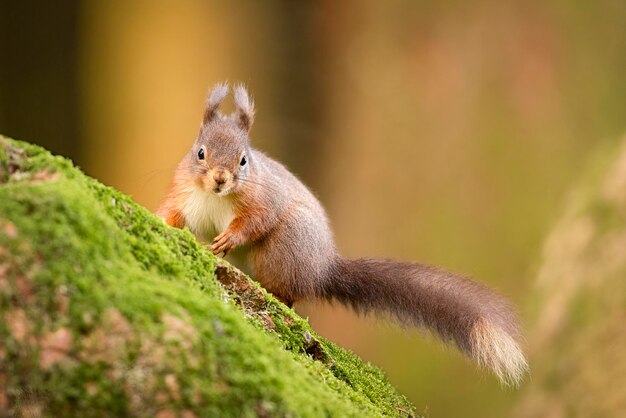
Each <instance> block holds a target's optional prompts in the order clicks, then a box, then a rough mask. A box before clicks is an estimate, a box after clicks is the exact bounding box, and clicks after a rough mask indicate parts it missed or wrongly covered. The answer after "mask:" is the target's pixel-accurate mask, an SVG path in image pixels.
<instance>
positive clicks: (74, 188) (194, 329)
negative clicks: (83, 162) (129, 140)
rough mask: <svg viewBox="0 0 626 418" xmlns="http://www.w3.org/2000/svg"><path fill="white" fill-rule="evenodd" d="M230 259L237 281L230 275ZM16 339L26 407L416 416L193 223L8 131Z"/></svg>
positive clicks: (0, 335) (10, 325)
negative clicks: (178, 224) (208, 244)
mask: <svg viewBox="0 0 626 418" xmlns="http://www.w3.org/2000/svg"><path fill="white" fill-rule="evenodd" d="M220 268H221V269H226V270H223V271H224V272H225V273H224V274H226V276H225V277H226V281H227V282H228V283H231V285H232V286H229V285H228V284H227V285H225V286H222V285H221V284H220V283H219V282H218V281H217V280H216V271H220V270H219V269H220ZM222 279H224V278H223V277H222ZM223 281H224V280H223ZM233 286H234V287H233ZM0 341H3V343H4V344H3V345H1V346H0V400H2V398H3V397H4V399H5V400H7V404H6V405H5V407H6V408H11V410H12V413H18V412H20V411H21V410H22V409H23V410H26V409H27V408H29V410H35V409H36V408H39V410H41V411H43V413H44V415H47V416H110V415H115V416H123V415H133V416H154V415H155V414H157V413H158V412H159V411H167V410H171V411H179V412H180V411H186V412H187V413H189V414H195V415H196V416H219V417H226V416H311V417H318V416H359V417H362V416H382V415H388V416H407V415H413V414H414V411H413V408H412V406H411V405H410V404H409V403H408V401H407V400H406V398H404V397H403V396H401V395H399V394H398V393H397V392H396V391H395V389H394V388H393V387H391V386H390V385H389V384H388V383H387V381H386V379H385V377H384V376H383V374H382V372H381V371H380V370H378V369H376V368H375V367H373V366H371V365H369V364H367V363H364V362H363V361H361V360H360V359H358V357H356V356H355V355H354V354H352V353H349V352H347V351H345V350H343V349H341V348H339V347H337V346H336V345H334V344H332V343H330V342H328V341H325V340H323V339H321V338H320V337H318V336H316V335H315V333H314V332H313V330H311V328H310V326H309V325H308V323H307V322H306V321H305V320H303V319H302V318H300V317H298V316H297V315H296V314H295V313H294V312H293V311H292V310H291V309H289V308H287V307H285V306H284V305H283V304H281V303H280V302H278V301H277V300H275V299H274V298H273V297H271V295H268V294H267V293H266V292H265V291H263V290H262V289H260V288H259V287H258V286H257V285H256V284H254V283H253V282H251V281H250V280H249V278H247V277H245V276H243V274H242V273H240V272H238V271H236V270H234V269H232V267H230V266H228V265H227V264H226V263H225V262H224V261H221V260H219V261H218V260H216V258H215V257H214V256H213V255H212V254H210V253H208V252H207V251H206V250H205V249H204V248H203V246H202V245H200V244H199V243H198V242H197V241H196V240H195V239H194V237H193V236H192V235H191V234H190V233H189V232H188V231H187V230H177V229H173V228H169V227H167V226H166V225H164V224H163V222H162V221H161V220H159V219H157V218H156V217H154V216H153V215H152V214H151V213H149V212H148V211H147V210H145V209H144V208H142V207H140V206H138V205H137V204H135V203H134V202H132V201H131V200H130V199H129V198H128V197H126V196H124V195H122V194H121V193H119V192H117V191H115V190H113V189H111V188H108V187H105V186H103V185H102V184H100V183H98V182H97V181H95V180H93V179H91V178H88V177H87V176H85V175H83V174H82V173H81V172H80V171H79V170H78V169H76V168H74V167H73V166H72V164H71V163H70V162H69V161H67V160H65V159H62V158H59V157H54V156H52V155H50V154H49V153H48V152H46V151H45V150H43V149H41V148H39V147H36V146H33V145H29V144H26V143H22V142H18V141H13V140H10V139H8V138H2V137H0ZM3 388H5V389H3ZM3 391H4V392H3ZM0 409H2V402H0ZM190 416H193V415H190Z"/></svg>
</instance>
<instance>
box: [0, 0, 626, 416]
mask: <svg viewBox="0 0 626 418" xmlns="http://www.w3.org/2000/svg"><path fill="white" fill-rule="evenodd" d="M625 22H626V3H625V2H623V1H620V0H598V1H595V2H573V1H561V0H557V1H552V2H544V1H534V0H530V1H528V0H511V1H487V0H484V1H483V0H479V1H474V2H470V3H468V2H459V1H453V0H450V1H439V2H434V1H430V2H428V1H417V0H414V1H411V0H403V1H395V2H379V1H374V0H360V1H357V0H348V1H342V2H337V1H319V2H291V1H267V2H252V1H243V0H236V1H230V2H217V1H191V0H184V1H162V2H153V1H147V0H145V1H134V2H128V1H120V0H114V1H106V2H104V1H100V2H97V1H86V2H79V1H63V2H44V1H40V2H15V1H8V0H6V1H5V0H0V132H2V133H3V134H6V135H9V136H12V137H14V138H17V139H23V140H27V141H31V142H35V143H38V144H41V145H43V146H45V147H47V148H49V149H51V150H52V151H54V152H56V153H59V154H62V155H65V156H67V157H70V158H72V159H73V160H74V161H75V162H76V164H78V165H79V166H80V167H81V168H82V169H84V170H85V171H86V172H87V173H88V174H90V175H92V176H94V177H96V178H98V179H99V180H101V181H102V182H104V183H105V184H108V185H111V186H113V187H116V188H118V189H120V190H122V191H124V192H125V193H127V194H129V195H131V196H132V197H133V198H134V199H135V200H136V201H138V202H139V203H140V204H142V205H145V206H146V207H147V208H149V209H150V210H154V209H156V207H157V205H158V203H159V200H160V199H161V198H162V197H163V195H164V193H165V191H166V188H167V185H168V182H169V180H170V178H171V175H172V171H173V169H174V167H175V166H176V164H177V163H178V161H179V160H180V158H181V157H182V156H183V154H184V153H185V152H186V151H187V150H188V148H189V146H190V145H191V144H192V142H193V141H194V138H195V135H196V133H197V129H198V126H199V123H200V120H201V115H202V110H203V101H204V97H205V94H206V92H207V89H208V88H209V86H210V85H212V84H214V83H216V82H218V81H222V80H229V81H232V82H235V81H243V82H244V83H246V84H247V85H248V86H249V88H250V90H251V92H252V94H253V96H254V98H255V101H256V104H257V121H256V124H255V126H254V128H253V130H252V138H253V141H254V145H255V146H256V147H258V148H260V149H262V150H264V151H266V152H268V153H269V154H270V155H272V156H273V157H275V158H277V159H278V160H280V161H282V162H284V163H285V164H286V165H287V166H288V167H289V168H290V169H291V170H292V171H293V172H295V173H296V174H297V175H298V176H300V178H301V179H303V180H304V182H305V183H306V184H308V185H309V186H310V187H311V188H312V189H313V190H314V191H315V192H316V194H317V195H318V196H319V198H320V199H321V200H322V202H323V203H324V205H325V206H326V208H327V210H328V212H329V216H330V219H331V222H332V224H333V226H334V230H335V233H336V238H337V242H338V246H339V248H340V249H341V251H342V252H343V253H344V254H345V255H347V256H376V257H394V258H399V259H404V260H419V261H424V262H428V263H434V264H439V265H442V266H445V267H446V268H448V269H451V270H454V271H458V272H463V273H466V274H468V275H471V276H473V277H475V278H477V279H479V280H481V281H483V282H485V283H487V284H488V285H490V286H492V287H496V288H498V289H500V290H501V292H502V293H504V294H506V295H507V296H509V297H510V298H512V299H513V300H514V302H515V303H516V304H517V305H518V306H519V307H520V312H521V315H522V317H523V319H524V321H525V322H526V325H527V327H528V328H529V329H534V327H535V325H536V322H537V318H534V317H533V314H532V312H534V311H533V309H534V308H533V306H534V304H533V301H532V300H530V299H532V295H533V294H534V290H533V289H535V282H536V280H535V277H536V276H537V274H538V271H539V270H541V269H540V264H541V263H542V260H543V255H542V251H543V250H542V249H543V243H544V240H545V238H546V236H547V235H548V233H549V231H551V230H552V226H553V224H554V223H555V222H556V221H557V220H558V219H559V218H560V217H561V215H562V214H563V212H564V207H565V198H566V196H567V194H568V190H569V189H570V188H571V186H572V185H574V184H575V183H576V181H577V180H579V179H580V177H581V167H583V166H585V165H586V164H587V161H588V160H589V155H590V154H593V153H596V152H597V151H595V150H597V149H611V147H613V146H616V144H617V142H618V140H619V139H620V137H621V134H622V133H623V132H624V131H626V118H625V109H626V77H625V76H624V74H625V68H626V24H625ZM227 107H228V108H229V109H232V105H231V104H230V103H229V104H228V105H227ZM297 310H298V311H299V312H300V313H301V314H302V315H304V316H308V317H309V319H310V321H311V323H312V324H313V326H314V327H315V328H316V329H317V330H318V331H319V332H320V333H321V334H322V335H324V336H325V337H327V338H328V339H330V340H333V341H335V342H337V343H338V344H340V345H342V346H344V347H348V348H350V349H352V350H354V351H355V352H356V353H358V354H359V355H361V356H362V357H364V358H365V359H367V360H369V361H371V362H372V363H374V364H376V365H378V366H380V367H381V368H383V369H384V370H385V371H386V373H387V375H388V376H389V379H390V380H391V381H392V383H394V384H395V385H396V386H397V387H398V388H399V389H400V390H401V391H402V392H403V393H405V394H406V395H407V396H409V397H410V398H411V400H412V401H413V402H414V403H415V405H416V406H417V408H418V411H420V412H425V413H427V414H429V415H431V416H433V417H435V416H450V417H452V416H459V415H461V414H463V416H466V417H503V416H510V415H511V414H514V413H517V414H520V413H521V414H522V415H524V412H520V411H525V410H528V409H524V408H521V409H520V406H519V405H520V404H521V403H523V402H524V400H523V399H522V398H524V397H525V396H527V394H528V393H529V391H531V390H532V391H536V390H537V389H536V388H534V389H530V388H525V387H522V388H521V390H519V391H514V390H510V389H502V388H501V387H499V385H498V383H497V382H496V380H495V379H494V378H493V377H492V376H490V375H488V374H486V373H483V372H481V371H478V370H477V369H476V368H475V367H474V366H473V365H472V364H470V363H469V362H467V361H466V360H464V359H463V358H462V357H461V356H460V355H459V354H458V353H456V352H455V351H454V350H452V349H448V348H445V347H443V345H442V344H440V343H438V342H436V341H435V340H433V339H432V338H430V337H428V336H423V335H419V333H417V332H412V331H407V330H402V329H399V328H397V327H395V326H393V325H389V324H387V323H386V322H384V321H380V320H376V319H374V318H365V319H363V318H356V317H355V316H354V315H353V314H352V313H350V312H348V311H346V310H344V309H342V308H340V307H336V306H328V305H317V304H315V305H314V304H306V305H300V306H297ZM535 311H536V309H535ZM539 320H541V318H539ZM621 323H622V324H623V322H621ZM529 335H530V336H529V340H530V341H529V344H531V345H532V344H533V340H532V338H533V334H532V332H531V331H529ZM583 355H584V353H583ZM538 364H541V363H540V362H538ZM531 367H533V363H531ZM537 373H538V374H535V370H533V376H541V371H538V372H537ZM533 379H534V380H533ZM533 379H531V380H530V382H532V383H531V384H536V383H537V381H538V380H539V378H535V377H533ZM558 384H559V383H558V381H557V382H554V381H551V383H550V385H552V386H554V385H557V386H558ZM552 386H551V387H552ZM537 399H539V400H537ZM541 399H543V398H541V397H539V398H535V401H534V402H535V406H536V404H537V403H541ZM546 402H547V401H546ZM538 408H539V409H536V410H541V408H540V407H538ZM561 409H563V408H561ZM550 411H552V412H551V414H542V415H541V416H564V415H563V414H564V413H565V414H566V415H569V412H571V411H568V410H567V409H565V412H563V410H558V409H557V410H556V412H554V411H555V409H554V408H552V409H550ZM559 411H560V412H559ZM622 412H623V410H622ZM559 414H560V415H559ZM589 416H592V415H589Z"/></svg>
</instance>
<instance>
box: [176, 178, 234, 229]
mask: <svg viewBox="0 0 626 418" xmlns="http://www.w3.org/2000/svg"><path fill="white" fill-rule="evenodd" d="M182 212H183V216H184V217H185V222H186V224H187V226H188V227H189V229H190V230H191V232H193V233H194V234H195V235H196V236H198V237H199V238H201V239H203V240H211V239H213V238H214V237H215V236H216V235H217V234H219V233H220V232H222V231H224V230H225V229H226V228H227V227H228V225H229V224H230V222H231V221H232V220H233V218H234V216H235V215H234V211H233V202H232V200H231V199H230V198H229V197H228V196H223V197H220V196H216V195H214V194H212V193H207V192H205V191H203V190H200V189H197V190H195V191H193V192H192V193H191V194H190V195H189V197H188V198H187V200H186V201H185V203H184V204H183V210H182Z"/></svg>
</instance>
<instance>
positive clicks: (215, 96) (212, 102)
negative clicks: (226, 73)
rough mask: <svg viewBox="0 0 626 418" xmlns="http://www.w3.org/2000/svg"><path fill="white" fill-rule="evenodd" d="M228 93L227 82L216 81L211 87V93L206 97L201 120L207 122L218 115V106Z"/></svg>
mask: <svg viewBox="0 0 626 418" xmlns="http://www.w3.org/2000/svg"><path fill="white" fill-rule="evenodd" d="M227 94H228V83H218V84H216V85H215V86H213V88H212V89H211V93H209V95H208V96H207V98H206V108H205V110H204V119H203V122H204V123H207V122H210V121H212V120H213V119H215V117H216V116H218V115H219V111H218V108H219V107H220V104H222V102H223V101H224V99H225V98H226V95H227Z"/></svg>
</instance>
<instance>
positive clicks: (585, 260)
mask: <svg viewBox="0 0 626 418" xmlns="http://www.w3.org/2000/svg"><path fill="white" fill-rule="evenodd" d="M604 151H605V152H604V153H603V154H602V155H600V156H599V158H597V159H596V160H595V161H593V163H594V164H593V165H592V166H591V169H590V170H589V172H588V173H587V174H586V176H585V177H584V178H583V179H582V182H581V184H580V185H579V187H577V188H576V189H575V190H574V192H573V193H572V194H571V196H570V199H569V201H568V202H567V207H566V210H565V214H564V215H563V217H562V218H561V220H560V221H559V222H558V224H557V226H556V227H555V228H554V230H553V231H552V233H551V234H550V235H549V237H548V239H547V241H546V243H545V247H544V256H543V259H544V261H543V264H542V265H541V268H540V269H539V274H538V277H537V283H536V292H535V295H534V300H533V302H534V306H535V325H534V330H533V333H532V334H531V336H530V344H531V347H530V348H531V363H530V364H531V369H532V372H531V373H532V380H531V381H530V384H529V387H528V389H527V391H526V394H525V396H524V397H523V399H522V401H521V404H520V405H519V408H518V416H520V417H538V416H543V417H554V418H559V417H565V416H567V417H617V416H621V415H623V414H624V411H626V390H624V388H626V356H625V355H624V353H625V349H626V333H625V332H624V324H625V323H626V279H625V278H626V138H625V140H624V141H623V144H622V148H621V150H620V151H619V153H615V152H608V151H607V150H604Z"/></svg>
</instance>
